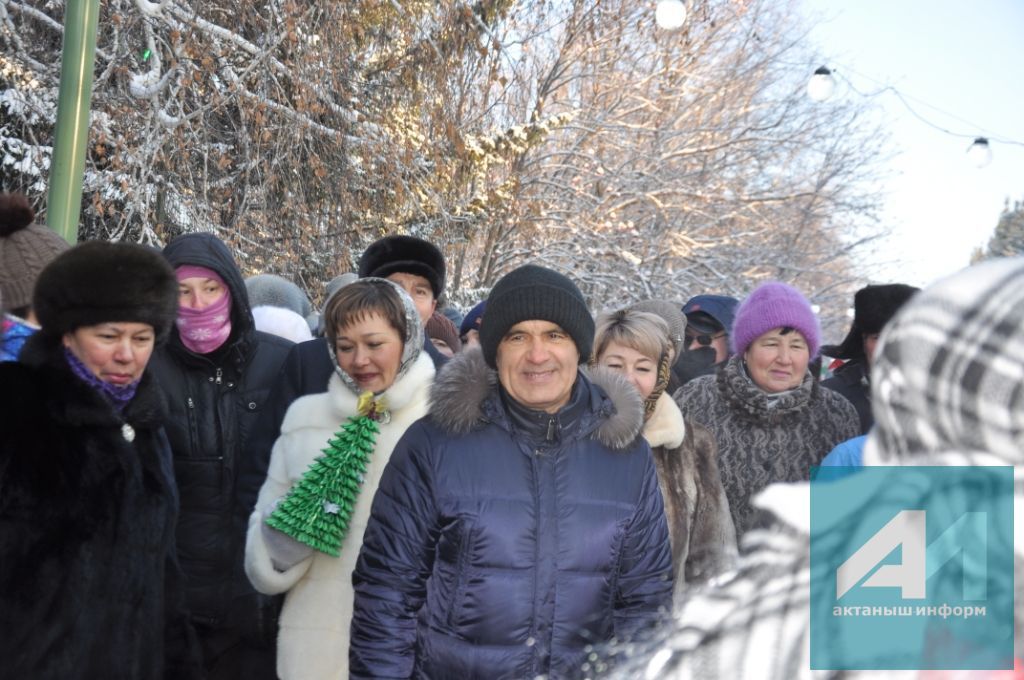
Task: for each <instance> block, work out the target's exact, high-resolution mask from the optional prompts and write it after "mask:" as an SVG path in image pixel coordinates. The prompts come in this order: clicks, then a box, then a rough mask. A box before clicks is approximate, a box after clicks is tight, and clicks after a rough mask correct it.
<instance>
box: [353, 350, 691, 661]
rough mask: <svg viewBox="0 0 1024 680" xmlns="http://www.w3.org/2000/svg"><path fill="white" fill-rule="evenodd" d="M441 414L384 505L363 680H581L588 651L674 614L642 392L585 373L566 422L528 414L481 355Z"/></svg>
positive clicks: (398, 463)
mask: <svg viewBox="0 0 1024 680" xmlns="http://www.w3.org/2000/svg"><path fill="white" fill-rule="evenodd" d="M431 399H432V403H431V412H430V415H429V416H428V417H427V418H424V419H422V420H420V421H419V422H417V423H416V424H414V425H413V426H412V427H411V428H410V429H409V430H408V431H407V432H406V434H405V436H404V437H403V438H402V440H401V441H400V442H399V443H398V446H397V447H396V449H395V451H394V453H393V455H392V458H391V460H390V462H389V463H388V467H387V468H386V469H385V471H384V476H383V478H382V479H381V483H380V487H379V488H378V491H377V494H376V496H375V498H374V502H373V507H372V510H371V515H370V521H369V524H368V526H367V529H366V532H365V534H364V537H363V548H362V551H361V552H360V556H359V561H358V563H357V565H356V572H355V574H354V576H353V579H352V581H353V585H354V586H355V592H356V599H355V613H354V616H353V619H352V636H351V646H350V664H349V668H350V672H351V675H352V677H354V678H362V677H374V678H381V677H388V678H409V677H430V678H460V679H470V678H487V679H488V680H490V679H496V678H534V677H537V676H539V675H543V676H546V677H548V678H560V677H565V676H574V675H576V674H578V672H579V669H580V666H581V664H582V663H583V662H584V661H585V659H586V654H587V648H588V645H592V644H596V643H600V642H602V641H605V640H608V639H610V638H611V637H612V636H618V637H619V638H620V639H622V638H628V637H629V636H630V635H631V634H632V633H633V632H635V631H636V629H637V628H639V627H641V626H643V625H644V624H646V623H648V622H650V621H651V620H652V619H655V618H656V617H657V616H658V613H659V610H660V609H662V608H667V607H668V606H669V604H670V601H671V592H672V579H671V555H670V554H669V543H668V532H667V528H666V524H665V515H664V509H663V506H662V501H661V493H660V492H659V491H658V486H657V485H658V481H657V476H656V472H655V469H654V464H653V461H652V459H651V454H650V448H649V446H648V445H647V442H646V441H644V440H643V438H641V437H638V434H639V432H640V427H641V424H642V419H643V410H642V406H641V402H640V398H639V394H638V393H637V392H636V390H634V389H633V388H632V387H631V386H629V385H628V384H627V383H625V381H624V380H622V379H621V378H620V377H618V376H615V375H609V374H603V375H602V376H601V377H600V378H597V377H595V379H594V381H593V382H592V381H591V380H590V379H588V378H587V377H586V376H585V375H583V374H582V373H581V374H579V377H578V378H577V381H576V385H575V387H574V390H573V395H572V398H571V400H570V403H569V404H568V405H567V406H566V407H564V408H563V409H562V410H561V411H559V413H558V414H556V415H548V414H541V413H537V412H532V411H530V412H525V413H524V410H523V409H522V407H521V406H520V407H518V412H517V408H516V407H514V406H510V405H509V404H507V403H506V401H505V400H506V399H508V397H507V396H505V397H503V396H502V395H501V393H500V388H499V387H497V377H496V373H495V372H494V371H491V370H489V369H488V368H487V367H486V365H485V363H484V360H483V355H482V354H481V352H479V351H478V350H471V351H469V352H465V353H463V354H461V355H458V356H457V357H456V358H455V359H453V360H452V361H451V362H449V363H448V365H447V366H445V369H444V370H443V371H442V372H441V373H440V375H439V376H438V377H437V378H436V380H435V387H434V391H433V392H432V395H431ZM421 608H422V609H421Z"/></svg>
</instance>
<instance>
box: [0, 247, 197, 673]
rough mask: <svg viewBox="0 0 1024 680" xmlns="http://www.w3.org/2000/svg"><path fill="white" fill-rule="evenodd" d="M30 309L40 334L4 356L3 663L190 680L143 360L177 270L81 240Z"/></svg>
mask: <svg viewBox="0 0 1024 680" xmlns="http://www.w3.org/2000/svg"><path fill="white" fill-rule="evenodd" d="M32 305H33V309H34V311H35V313H36V316H37V318H38V319H39V321H40V325H41V327H42V328H41V330H40V331H39V332H37V333H36V334H35V335H33V336H32V337H31V338H30V339H29V341H28V342H27V343H26V345H25V347H24V349H23V350H22V352H21V355H20V362H18V363H5V364H0V385H3V390H2V391H0V412H2V413H3V418H0V631H2V634H0V659H3V661H2V664H3V673H4V675H5V676H9V677H17V678H72V677H76V678H132V679H134V678H140V679H142V678H145V679H150V678H162V677H165V678H190V677H198V675H199V673H200V670H199V669H200V665H199V659H198V646H197V644H196V642H195V636H194V633H193V632H192V629H191V627H190V624H189V623H188V618H187V615H186V614H185V612H184V611H183V602H184V596H183V591H182V589H181V587H180V573H179V571H178V566H177V558H176V554H175V549H174V524H175V521H176V516H177V508H178V496H177V490H176V488H175V485H174V478H173V472H172V468H171V452H170V449H169V448H168V446H167V439H166V436H165V435H164V431H163V428H162V421H163V417H164V406H163V400H162V399H161V398H160V394H159V392H158V391H157V390H156V389H155V385H154V384H153V381H152V379H151V378H150V376H149V375H148V374H147V373H146V372H145V369H146V365H147V363H148V361H149V357H150V355H151V354H152V352H153V348H154V346H155V345H156V344H158V343H159V342H160V341H162V340H163V339H164V338H166V337H167V333H168V331H169V330H170V328H171V325H172V324H173V321H174V314H175V311H176V309H177V284H176V283H175V280H174V273H173V272H172V271H171V269H170V267H169V266H168V265H167V264H166V263H165V262H164V261H163V259H162V258H161V257H160V256H159V255H158V254H157V253H155V252H152V251H150V250H148V249H146V248H143V247H141V246H135V245H128V244H120V243H106V242H101V241H95V242H90V243H84V244H82V245H80V246H77V247H75V248H72V249H71V250H68V251H67V252H65V253H63V254H62V255H60V256H59V257H57V258H56V259H55V260H54V261H53V262H52V263H51V264H50V265H49V266H47V267H46V269H44V270H43V272H42V273H41V274H40V276H39V279H38V281H37V283H36V288H35V293H34V296H33V300H32Z"/></svg>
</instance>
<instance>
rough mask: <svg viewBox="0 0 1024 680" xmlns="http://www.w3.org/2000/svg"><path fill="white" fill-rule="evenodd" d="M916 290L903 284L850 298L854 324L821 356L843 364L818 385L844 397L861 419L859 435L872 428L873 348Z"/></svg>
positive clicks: (873, 288)
mask: <svg viewBox="0 0 1024 680" xmlns="http://www.w3.org/2000/svg"><path fill="white" fill-rule="evenodd" d="M918 290H920V289H919V288H915V287H914V286H908V285H906V284H903V283H890V284H885V285H880V286H866V287H864V288H861V289H860V290H858V291H857V293H856V294H855V295H854V296H853V311H854V314H853V324H852V325H851V326H850V332H849V333H847V334H846V337H845V338H844V339H843V341H842V342H841V343H840V344H838V345H826V346H824V347H822V348H821V353H822V354H824V355H825V356H830V357H832V358H834V359H843V360H844V361H845V363H844V364H843V365H842V366H840V367H839V368H838V369H836V371H835V375H833V376H832V377H831V378H829V379H828V380H825V381H823V382H822V383H821V384H822V386H824V387H827V388H829V389H832V390H835V391H836V392H838V393H839V394H841V395H843V396H844V397H846V398H847V399H848V400H849V401H850V403H851V404H853V406H854V408H856V409H857V415H858V416H860V426H861V434H867V433H868V430H870V429H871V426H872V425H873V424H874V422H875V419H874V417H873V416H872V415H871V363H872V362H873V361H874V354H875V345H877V344H878V336H879V335H880V334H881V332H882V329H883V328H884V327H885V324H887V323H889V319H891V318H892V317H894V316H895V315H896V312H898V311H899V310H900V307H902V306H903V305H904V304H906V302H907V301H908V300H910V298H911V297H913V295H914V293H916V292H917V291H918Z"/></svg>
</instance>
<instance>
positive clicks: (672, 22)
mask: <svg viewBox="0 0 1024 680" xmlns="http://www.w3.org/2000/svg"><path fill="white" fill-rule="evenodd" d="M654 21H655V23H657V24H658V27H659V28H663V29H665V30H666V31H674V30H676V29H677V28H679V27H680V26H682V25H683V24H684V23H685V22H686V4H685V3H684V2H683V1H682V0H658V5H657V6H656V7H655V8H654Z"/></svg>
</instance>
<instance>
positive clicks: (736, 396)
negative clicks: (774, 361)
mask: <svg viewBox="0 0 1024 680" xmlns="http://www.w3.org/2000/svg"><path fill="white" fill-rule="evenodd" d="M716 384H717V387H718V391H719V393H721V395H722V397H723V398H724V399H725V400H726V402H727V403H728V404H729V406H730V407H731V408H732V409H733V410H735V411H736V412H737V413H739V414H740V415H741V416H742V417H743V418H745V419H747V420H752V421H755V422H759V423H765V424H775V423H779V422H782V421H785V420H788V419H790V418H794V417H798V416H799V415H800V414H802V413H803V412H805V411H806V410H807V409H809V408H810V406H811V402H812V401H813V400H814V398H815V397H816V396H817V393H818V389H819V388H818V381H817V380H815V379H814V376H813V375H811V372H810V371H808V372H807V374H806V375H804V379H803V381H802V382H801V383H800V386H799V387H797V388H795V389H793V390H790V391H788V392H785V393H783V394H779V395H771V394H769V393H768V392H765V391H764V390H762V389H761V388H760V387H758V386H757V384H755V383H754V381H753V380H751V379H750V377H749V376H748V375H747V372H746V369H745V368H744V367H743V357H742V356H740V355H736V356H734V357H732V358H730V359H729V360H728V361H727V362H726V363H725V364H724V365H723V366H722V368H721V369H719V371H718V374H717V378H716Z"/></svg>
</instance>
